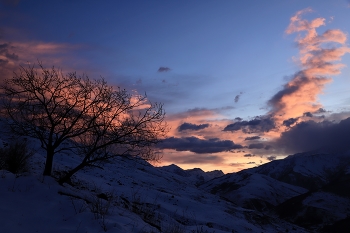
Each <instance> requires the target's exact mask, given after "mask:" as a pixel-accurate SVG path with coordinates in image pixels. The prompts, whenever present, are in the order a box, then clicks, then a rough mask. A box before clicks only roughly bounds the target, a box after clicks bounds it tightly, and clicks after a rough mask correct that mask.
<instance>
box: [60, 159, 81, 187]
mask: <svg viewBox="0 0 350 233" xmlns="http://www.w3.org/2000/svg"><path fill="white" fill-rule="evenodd" d="M86 165H87V164H86V163H81V164H79V165H78V166H76V167H75V168H73V169H72V170H70V171H69V172H68V173H67V174H65V175H64V176H62V177H61V178H60V179H59V180H58V183H59V184H60V185H62V184H63V183H66V182H68V181H69V180H70V178H71V177H72V175H74V174H75V173H76V172H77V171H79V170H80V169H82V168H83V167H85V166H86Z"/></svg>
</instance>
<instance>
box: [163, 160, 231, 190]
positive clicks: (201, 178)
mask: <svg viewBox="0 0 350 233" xmlns="http://www.w3.org/2000/svg"><path fill="white" fill-rule="evenodd" d="M158 169H159V170H162V171H166V172H170V173H174V174H176V175H179V176H182V177H186V178H187V179H186V181H191V182H193V183H194V184H196V185H200V184H202V183H204V182H206V181H209V180H211V179H214V178H216V177H220V176H223V175H224V173H223V172H222V171H221V170H214V171H209V172H205V171H203V170H202V169H200V168H193V169H188V170H183V169H182V168H180V167H179V166H177V165H175V164H171V165H168V166H163V167H159V168H158Z"/></svg>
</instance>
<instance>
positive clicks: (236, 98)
mask: <svg viewBox="0 0 350 233" xmlns="http://www.w3.org/2000/svg"><path fill="white" fill-rule="evenodd" d="M242 94H243V93H242V92H240V93H239V94H238V95H236V96H235V103H237V102H238V101H239V98H240V97H241V95H242Z"/></svg>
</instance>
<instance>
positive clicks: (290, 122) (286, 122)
mask: <svg viewBox="0 0 350 233" xmlns="http://www.w3.org/2000/svg"><path fill="white" fill-rule="evenodd" d="M304 114H305V113H304ZM310 114H311V113H310ZM298 120H299V117H297V118H289V119H288V120H284V121H283V125H284V126H287V127H291V126H292V125H294V124H295V123H296V122H297V121H298Z"/></svg>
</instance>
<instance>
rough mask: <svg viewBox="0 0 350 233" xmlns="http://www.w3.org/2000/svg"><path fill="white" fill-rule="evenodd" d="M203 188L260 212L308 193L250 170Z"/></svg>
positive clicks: (218, 179)
mask: <svg viewBox="0 0 350 233" xmlns="http://www.w3.org/2000/svg"><path fill="white" fill-rule="evenodd" d="M201 188H203V189H204V190H207V191H209V192H211V193H215V194H219V195H220V196H222V197H225V198H227V199H228V200H230V201H231V202H233V203H236V204H237V205H239V206H242V207H246V208H251V209H258V210H264V209H266V208H269V207H271V206H276V205H278V204H280V203H282V202H284V201H286V200H288V199H290V198H292V197H294V196H298V195H300V194H303V193H306V192H307V191H308V190H307V189H305V188H302V187H298V186H293V185H290V184H287V183H284V182H280V181H278V180H275V179H273V178H271V177H269V176H266V175H263V174H259V173H253V172H250V170H246V171H242V172H239V173H233V174H229V175H226V176H223V177H220V178H217V179H214V180H212V181H209V182H207V183H205V184H203V185H202V186H201Z"/></svg>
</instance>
